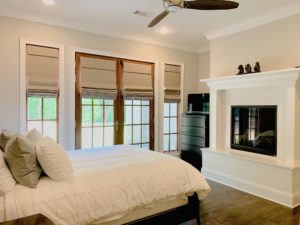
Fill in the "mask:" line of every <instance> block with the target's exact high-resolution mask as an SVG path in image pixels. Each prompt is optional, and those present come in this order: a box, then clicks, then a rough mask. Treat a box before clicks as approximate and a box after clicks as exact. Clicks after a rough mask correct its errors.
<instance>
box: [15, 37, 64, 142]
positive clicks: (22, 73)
mask: <svg viewBox="0 0 300 225" xmlns="http://www.w3.org/2000/svg"><path fill="white" fill-rule="evenodd" d="M28 44H30V45H39V46H43V47H50V48H58V49H59V101H58V105H59V106H58V108H59V112H58V115H59V116H58V118H59V121H58V131H59V143H60V144H62V145H64V143H65V139H64V137H65V135H64V134H65V130H64V127H65V126H64V125H65V124H64V45H63V44H60V43H54V42H48V41H40V40H35V39H31V38H20V121H19V124H20V125H19V126H20V128H19V131H20V133H21V134H22V133H25V132H26V114H27V113H26V110H27V109H26V97H27V96H26V45H28Z"/></svg>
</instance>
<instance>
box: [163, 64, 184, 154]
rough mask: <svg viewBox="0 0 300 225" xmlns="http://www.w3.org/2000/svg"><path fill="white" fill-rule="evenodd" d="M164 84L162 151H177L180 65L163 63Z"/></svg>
mask: <svg viewBox="0 0 300 225" xmlns="http://www.w3.org/2000/svg"><path fill="white" fill-rule="evenodd" d="M164 85H165V87H164V89H165V90H164V151H165V152H169V151H178V150H179V115H180V101H181V67H180V66H177V65H170V64H165V70H164Z"/></svg>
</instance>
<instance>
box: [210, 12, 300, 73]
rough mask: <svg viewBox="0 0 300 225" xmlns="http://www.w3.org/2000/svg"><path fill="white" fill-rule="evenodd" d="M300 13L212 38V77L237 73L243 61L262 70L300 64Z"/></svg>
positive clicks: (244, 63)
mask: <svg viewBox="0 0 300 225" xmlns="http://www.w3.org/2000/svg"><path fill="white" fill-rule="evenodd" d="M299 27H300V14H298V15H295V16H292V17H288V18H286V19H283V20H280V21H276V22H273V23H270V24H266V25H263V26H260V27H256V28H253V29H251V30H247V31H243V32H240V33H236V34H232V35H229V36H226V37H222V38H218V39H215V40H212V41H211V47H210V53H211V55H210V60H211V67H210V68H211V77H217V76H226V75H234V74H236V73H237V67H238V65H240V64H243V65H246V64H247V63H250V64H251V65H253V64H254V63H255V62H256V61H259V62H260V63H261V68H262V71H270V70H277V69H284V68H288V67H295V66H300V29H299Z"/></svg>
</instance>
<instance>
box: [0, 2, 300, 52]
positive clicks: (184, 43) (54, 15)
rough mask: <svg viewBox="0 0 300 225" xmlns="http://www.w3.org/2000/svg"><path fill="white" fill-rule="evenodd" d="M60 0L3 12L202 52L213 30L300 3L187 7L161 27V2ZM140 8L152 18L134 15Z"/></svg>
mask: <svg viewBox="0 0 300 225" xmlns="http://www.w3.org/2000/svg"><path fill="white" fill-rule="evenodd" d="M55 1H56V3H55V5H53V6H46V5H44V4H43V2H42V0H26V1H20V0H1V1H0V15H4V16H12V17H17V18H22V19H28V20H33V21H38V22H43V23H48V24H53V25H57V26H63V27H70V28H73V29H78V30H84V31H89V32H93V33H97V34H102V35H107V36H113V37H120V38H124V39H130V40H135V41H141V42H146V43H150V44H154V45H159V46H165V47H174V48H177V49H182V50H187V51H192V52H198V51H201V49H205V48H206V46H208V44H209V41H208V40H207V38H206V34H208V33H210V34H213V33H214V32H215V31H218V30H220V29H221V30H224V29H225V30H226V29H228V28H230V27H232V26H233V27H241V26H243V25H247V24H248V25H249V23H251V22H255V21H259V20H260V18H261V19H268V18H270V17H272V15H277V16H278V17H280V16H281V15H282V14H283V13H286V12H289V11H291V9H295V6H296V5H297V7H298V6H299V0H251V1H249V0H237V2H239V3H240V6H239V8H238V9H235V10H225V11H197V10H189V9H184V10H181V11H179V12H176V13H171V14H170V15H169V16H167V17H166V18H165V19H164V20H163V21H162V22H161V23H159V25H157V26H156V27H154V28H148V27H147V25H148V23H149V22H150V21H151V20H152V18H154V17H155V16H156V15H157V14H159V13H160V12H162V11H163V5H162V2H161V0H126V1H124V0H106V1H104V0H84V1H83V0H55ZM297 9H300V7H298V8H297ZM136 10H140V11H145V12H147V13H149V14H150V16H149V15H148V16H140V15H134V14H133V12H134V11H136ZM294 11H295V10H294ZM299 12H300V11H299ZM162 26H167V27H169V28H170V29H171V32H170V33H169V34H166V35H163V34H161V33H159V32H157V30H158V29H159V28H161V27H162Z"/></svg>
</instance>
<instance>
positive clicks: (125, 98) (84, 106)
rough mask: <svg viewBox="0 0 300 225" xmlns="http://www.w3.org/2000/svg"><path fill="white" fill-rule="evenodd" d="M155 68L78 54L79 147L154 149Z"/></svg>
mask: <svg viewBox="0 0 300 225" xmlns="http://www.w3.org/2000/svg"><path fill="white" fill-rule="evenodd" d="M153 67H154V65H153V64H151V63H144V62H138V61H131V60H125V59H118V58H112V57H104V56H97V55H90V54H84V53H76V148H77V149H80V148H96V147H101V146H109V145H114V144H133V145H139V146H141V147H144V148H147V149H153V148H154V146H153V143H154V140H153V137H154V135H153V131H154V125H153V122H154V121H153V118H150V117H151V115H152V114H153V113H154V110H153ZM152 117H154V116H152Z"/></svg>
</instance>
